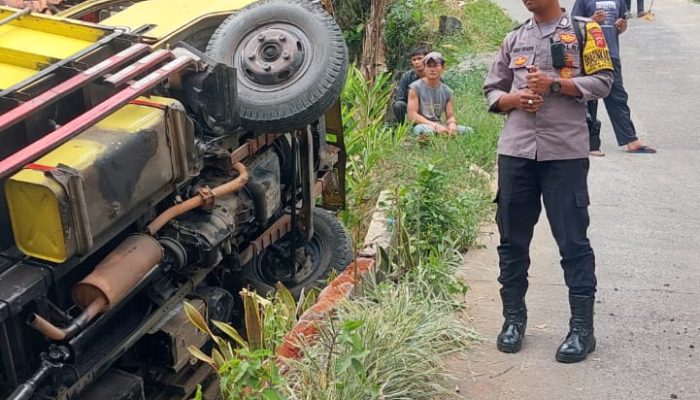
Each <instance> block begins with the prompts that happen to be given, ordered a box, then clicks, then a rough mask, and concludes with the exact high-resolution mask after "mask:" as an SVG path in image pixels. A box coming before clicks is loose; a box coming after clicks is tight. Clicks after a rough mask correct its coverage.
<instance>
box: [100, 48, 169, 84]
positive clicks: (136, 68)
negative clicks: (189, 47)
mask: <svg viewBox="0 0 700 400" xmlns="http://www.w3.org/2000/svg"><path fill="white" fill-rule="evenodd" d="M174 57H175V55H174V54H173V53H172V52H171V51H168V50H162V49H161V50H156V51H154V52H153V53H151V54H149V55H147V56H146V57H144V58H142V59H140V60H138V61H136V62H135V63H133V64H131V65H129V66H128V67H126V68H124V69H122V70H121V71H119V72H117V73H116V74H114V75H112V76H110V77H109V78H105V82H106V83H109V84H111V85H113V86H121V85H123V84H125V83H127V82H129V81H130V80H132V79H133V78H135V77H136V76H137V75H138V74H141V73H143V72H144V71H147V70H149V69H151V68H153V67H154V66H156V65H157V64H159V63H161V62H164V61H167V60H171V59H172V58H174Z"/></svg>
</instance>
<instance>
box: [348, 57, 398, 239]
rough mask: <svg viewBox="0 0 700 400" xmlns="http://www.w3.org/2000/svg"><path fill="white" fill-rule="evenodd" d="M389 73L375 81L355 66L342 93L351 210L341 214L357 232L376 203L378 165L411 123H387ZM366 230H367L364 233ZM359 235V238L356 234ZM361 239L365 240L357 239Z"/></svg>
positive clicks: (390, 88)
mask: <svg viewBox="0 0 700 400" xmlns="http://www.w3.org/2000/svg"><path fill="white" fill-rule="evenodd" d="M391 93H392V87H391V82H390V79H389V75H388V74H386V73H382V74H380V75H379V76H377V77H376V78H375V80H374V82H369V81H366V80H365V78H364V76H363V75H362V72H361V71H360V70H359V69H358V68H356V67H354V66H353V67H352V68H351V69H350V73H349V77H348V81H347V83H346V84H345V89H344V90H343V93H342V97H341V99H342V110H343V117H344V121H345V127H344V130H345V138H346V140H345V144H346V151H347V173H346V182H347V192H348V193H347V194H348V199H349V209H350V210H352V211H351V212H350V213H347V212H346V213H345V214H344V215H341V217H342V218H343V220H344V222H345V223H347V224H348V225H349V226H350V227H351V228H353V227H355V228H356V229H352V230H353V232H356V233H357V232H362V231H363V228H364V227H365V226H364V225H363V221H365V220H366V219H367V218H366V217H367V213H369V212H370V210H371V209H372V206H373V201H372V200H373V197H374V196H376V191H375V192H372V191H371V189H372V185H373V182H374V180H375V179H374V178H375V176H376V175H377V165H378V162H379V161H380V160H381V158H382V157H383V156H384V155H386V154H387V153H389V152H391V151H393V149H395V148H396V147H397V146H398V145H399V144H400V143H401V142H403V140H404V138H405V137H406V135H407V133H408V129H409V127H408V126H406V125H399V126H397V127H390V126H387V125H386V124H385V122H384V114H385V112H386V110H387V108H388V105H389V101H390V99H391ZM361 234H363V233H361ZM355 239H359V238H357V237H355ZM355 242H356V243H360V242H361V240H355Z"/></svg>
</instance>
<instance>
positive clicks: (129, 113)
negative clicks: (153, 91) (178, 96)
mask: <svg viewBox="0 0 700 400" xmlns="http://www.w3.org/2000/svg"><path fill="white" fill-rule="evenodd" d="M141 99H142V100H145V101H149V102H152V103H157V104H162V105H167V106H169V105H172V104H173V103H175V100H173V99H170V98H167V97H156V96H152V97H149V98H141ZM162 118H163V111H162V110H159V109H157V108H155V107H148V106H139V105H135V104H128V105H126V106H124V107H122V108H121V109H119V111H117V112H115V113H114V114H112V115H110V116H109V117H107V118H105V119H104V120H102V121H101V122H99V123H98V124H97V127H98V128H101V129H105V130H110V131H112V130H113V131H122V132H124V133H134V132H138V131H139V130H141V129H144V128H147V127H148V126H150V125H152V123H153V122H154V121H158V120H160V119H162Z"/></svg>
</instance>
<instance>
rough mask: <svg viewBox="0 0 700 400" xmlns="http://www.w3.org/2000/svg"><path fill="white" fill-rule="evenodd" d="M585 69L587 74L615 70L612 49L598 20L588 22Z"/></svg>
mask: <svg viewBox="0 0 700 400" xmlns="http://www.w3.org/2000/svg"><path fill="white" fill-rule="evenodd" d="M583 70H584V71H585V72H586V75H591V74H595V73H596V72H599V71H604V70H609V71H612V70H613V64H612V59H611V58H610V50H609V49H608V44H607V43H606V42H605V35H603V30H602V29H601V28H600V25H598V23H596V22H587V23H586V45H585V47H584V48H583Z"/></svg>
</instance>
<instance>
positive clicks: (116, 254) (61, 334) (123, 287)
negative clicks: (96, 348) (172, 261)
mask: <svg viewBox="0 0 700 400" xmlns="http://www.w3.org/2000/svg"><path fill="white" fill-rule="evenodd" d="M162 260H163V248H162V247H161V246H160V244H159V243H158V241H157V240H156V239H155V238H154V237H152V236H149V235H144V234H136V235H132V236H129V237H128V238H126V240H124V241H123V242H122V243H121V244H119V246H117V248H116V249H114V250H113V251H112V252H111V253H109V255H108V256H107V257H106V258H105V259H104V260H102V262H100V264H99V265H97V267H95V270H94V271H92V273H90V275H88V276H87V277H85V279H83V280H82V281H80V282H79V283H78V284H76V285H75V286H73V293H72V294H73V301H75V303H76V304H77V305H79V306H80V307H81V308H83V312H82V313H81V314H80V315H79V316H78V317H77V318H75V319H74V320H73V321H71V323H70V324H68V326H66V327H65V328H59V327H57V326H55V325H53V324H52V323H51V322H49V321H47V320H46V319H44V318H42V317H41V316H39V315H37V314H31V315H30V316H29V318H28V320H27V322H28V323H29V325H31V326H32V327H33V328H34V329H36V330H37V331H39V332H41V333H42V334H43V335H44V336H46V337H48V338H49V339H53V340H59V341H60V340H68V339H70V338H72V337H73V336H75V334H77V333H78V332H80V331H81V330H82V329H83V328H84V327H85V326H86V325H87V324H88V323H89V322H90V321H92V319H93V318H95V316H97V315H99V314H101V313H103V312H105V311H107V310H109V309H110V308H111V307H112V306H113V305H115V304H117V303H119V302H120V301H121V300H122V299H123V298H124V297H125V296H126V295H127V294H128V293H129V291H130V290H131V289H132V288H133V287H134V286H136V284H138V283H139V281H140V280H141V279H143V277H145V276H146V275H147V274H148V273H149V272H150V271H151V270H152V269H153V268H154V267H155V266H156V265H158V264H159V263H160V262H161V261H162Z"/></svg>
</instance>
